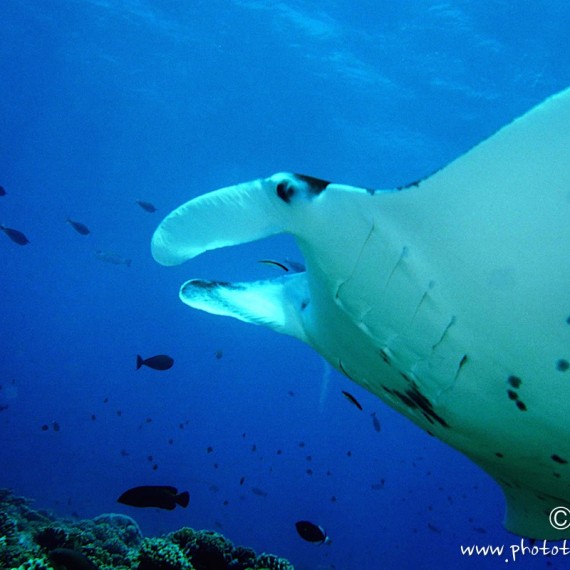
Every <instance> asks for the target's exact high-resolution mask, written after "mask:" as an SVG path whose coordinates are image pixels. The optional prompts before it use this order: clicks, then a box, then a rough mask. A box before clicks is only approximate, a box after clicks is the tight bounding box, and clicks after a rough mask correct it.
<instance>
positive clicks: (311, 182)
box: [275, 174, 330, 204]
mask: <svg viewBox="0 0 570 570" xmlns="http://www.w3.org/2000/svg"><path fill="white" fill-rule="evenodd" d="M291 176H292V177H293V180H291V179H290V178H285V179H283V180H281V182H278V183H277V186H276V187H275V191H276V192H277V196H279V198H281V200H283V202H285V203H286V204H289V203H290V202H291V200H292V199H293V197H294V196H296V195H297V194H298V193H299V192H298V191H299V188H298V187H297V186H298V185H297V184H296V183H295V182H296V181H299V182H304V183H305V184H306V189H305V190H308V193H309V195H310V196H318V195H319V194H320V193H321V192H322V191H323V190H324V189H325V188H326V187H327V186H328V185H329V184H330V182H328V181H327V180H321V179H320V178H315V177H314V176H307V175H305V174H292V175H291Z"/></svg>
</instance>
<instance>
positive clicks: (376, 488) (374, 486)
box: [370, 479, 384, 491]
mask: <svg viewBox="0 0 570 570" xmlns="http://www.w3.org/2000/svg"><path fill="white" fill-rule="evenodd" d="M370 488H371V489H372V490H373V491H380V489H383V488H384V479H382V480H381V481H380V483H372V485H370Z"/></svg>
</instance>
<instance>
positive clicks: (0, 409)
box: [0, 404, 10, 412]
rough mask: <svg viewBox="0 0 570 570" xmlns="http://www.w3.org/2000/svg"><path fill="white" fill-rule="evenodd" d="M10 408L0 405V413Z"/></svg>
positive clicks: (6, 405)
mask: <svg viewBox="0 0 570 570" xmlns="http://www.w3.org/2000/svg"><path fill="white" fill-rule="evenodd" d="M9 407H10V406H9V405H8V404H5V405H2V406H0V412H3V411H4V410H7V409H8V408H9Z"/></svg>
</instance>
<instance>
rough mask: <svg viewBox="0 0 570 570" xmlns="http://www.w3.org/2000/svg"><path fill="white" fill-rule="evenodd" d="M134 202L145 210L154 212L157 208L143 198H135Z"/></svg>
mask: <svg viewBox="0 0 570 570" xmlns="http://www.w3.org/2000/svg"><path fill="white" fill-rule="evenodd" d="M135 202H136V203H137V204H138V205H139V206H140V207H141V208H142V209H143V210H145V212H150V213H151V214H152V213H153V212H156V210H157V208H156V207H155V206H154V205H153V204H151V203H150V202H144V201H143V200H135Z"/></svg>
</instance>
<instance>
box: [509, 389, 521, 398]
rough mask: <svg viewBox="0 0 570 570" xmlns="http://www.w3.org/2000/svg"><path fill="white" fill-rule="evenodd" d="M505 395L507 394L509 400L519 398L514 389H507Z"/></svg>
mask: <svg viewBox="0 0 570 570" xmlns="http://www.w3.org/2000/svg"><path fill="white" fill-rule="evenodd" d="M507 395H508V396H509V400H518V399H519V395H518V394H517V393H516V392H515V391H514V390H507Z"/></svg>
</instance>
